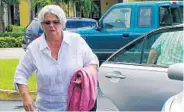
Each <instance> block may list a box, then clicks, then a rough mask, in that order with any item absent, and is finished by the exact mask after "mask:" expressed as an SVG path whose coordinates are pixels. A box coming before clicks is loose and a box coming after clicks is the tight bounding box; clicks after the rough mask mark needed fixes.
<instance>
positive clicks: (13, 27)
mask: <svg viewBox="0 0 184 112" xmlns="http://www.w3.org/2000/svg"><path fill="white" fill-rule="evenodd" d="M25 28H26V27H25V26H17V25H9V26H7V27H6V28H5V30H6V31H8V32H24V31H25Z"/></svg>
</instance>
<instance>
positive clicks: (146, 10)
mask: <svg viewBox="0 0 184 112" xmlns="http://www.w3.org/2000/svg"><path fill="white" fill-rule="evenodd" d="M181 23H183V1H154V2H153V1H152V2H130V3H118V4H115V5H113V6H112V7H110V8H109V9H108V10H107V11H106V12H105V14H104V15H103V16H102V17H101V18H100V20H99V22H98V26H97V27H93V28H87V29H86V28H85V29H77V30H75V32H77V33H79V34H80V35H81V36H82V37H83V38H84V39H85V40H86V42H87V43H88V45H89V46H90V47H91V48H92V50H93V51H94V53H95V54H97V56H98V58H99V60H100V63H101V62H103V61H104V60H106V59H107V58H108V57H109V56H110V55H111V54H112V53H114V52H115V51H116V50H117V49H119V48H120V47H122V46H124V45H125V44H127V43H129V42H130V41H132V40H134V39H135V38H137V37H139V36H141V35H143V34H145V33H147V32H149V31H151V30H153V29H156V28H159V27H162V26H171V25H175V24H181Z"/></svg>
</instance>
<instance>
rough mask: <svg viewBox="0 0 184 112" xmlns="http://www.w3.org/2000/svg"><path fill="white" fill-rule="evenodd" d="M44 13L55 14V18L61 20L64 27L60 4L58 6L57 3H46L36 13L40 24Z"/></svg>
mask: <svg viewBox="0 0 184 112" xmlns="http://www.w3.org/2000/svg"><path fill="white" fill-rule="evenodd" d="M45 14H54V15H56V16H57V18H58V19H59V21H60V22H61V24H62V26H63V29H64V28H65V24H66V16H65V13H64V11H63V9H62V8H61V7H60V6H58V5H46V6H44V7H43V8H42V9H41V10H40V12H39V14H38V21H39V23H40V24H41V22H42V21H43V20H44V16H45Z"/></svg>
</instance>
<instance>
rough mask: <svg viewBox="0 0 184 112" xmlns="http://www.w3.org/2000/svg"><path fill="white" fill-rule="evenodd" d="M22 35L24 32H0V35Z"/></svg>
mask: <svg viewBox="0 0 184 112" xmlns="http://www.w3.org/2000/svg"><path fill="white" fill-rule="evenodd" d="M20 36H24V32H0V38H1V37H20Z"/></svg>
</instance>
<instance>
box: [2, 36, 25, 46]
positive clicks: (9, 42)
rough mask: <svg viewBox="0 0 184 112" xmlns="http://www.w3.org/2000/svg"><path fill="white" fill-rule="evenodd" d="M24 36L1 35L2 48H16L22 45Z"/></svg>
mask: <svg viewBox="0 0 184 112" xmlns="http://www.w3.org/2000/svg"><path fill="white" fill-rule="evenodd" d="M22 40H23V36H21V37H0V48H14V47H21V46H22Z"/></svg>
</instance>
